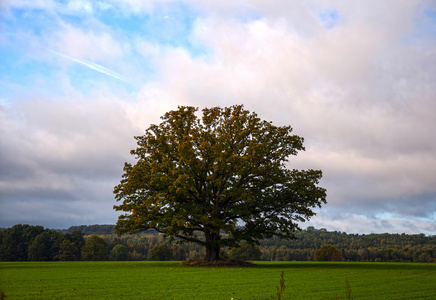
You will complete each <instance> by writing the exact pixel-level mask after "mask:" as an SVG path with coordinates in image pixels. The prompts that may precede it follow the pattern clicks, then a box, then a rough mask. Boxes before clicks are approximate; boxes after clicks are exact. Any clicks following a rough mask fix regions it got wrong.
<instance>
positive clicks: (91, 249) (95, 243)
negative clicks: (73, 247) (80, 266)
mask: <svg viewBox="0 0 436 300" xmlns="http://www.w3.org/2000/svg"><path fill="white" fill-rule="evenodd" d="M107 258H108V249H107V243H106V242H105V240H104V239H102V238H101V237H98V236H96V235H93V236H91V237H90V238H89V240H88V241H87V242H86V244H85V246H83V248H82V260H92V261H97V260H107Z"/></svg>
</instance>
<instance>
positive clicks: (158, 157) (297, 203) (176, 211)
mask: <svg viewBox="0 0 436 300" xmlns="http://www.w3.org/2000/svg"><path fill="white" fill-rule="evenodd" d="M197 110H198V109H196V108H194V107H189V106H188V107H186V106H182V107H179V108H178V110H175V111H170V112H168V113H166V114H165V115H164V116H163V117H162V118H161V119H162V122H161V123H160V124H159V125H151V126H150V127H149V128H148V129H147V130H146V132H145V135H143V136H137V137H135V139H136V140H137V144H138V147H137V148H136V149H135V150H132V151H131V154H132V155H135V156H136V159H137V162H136V164H134V165H132V164H129V163H126V164H125V165H124V174H123V176H122V180H121V182H120V184H119V185H118V186H116V187H115V189H114V194H115V199H116V200H117V201H121V202H122V203H121V204H120V205H114V209H115V210H117V211H124V212H125V213H124V214H122V215H120V216H119V218H118V221H117V224H116V226H115V230H116V232H117V233H118V234H122V233H137V232H141V231H144V230H147V229H150V228H154V229H155V230H157V231H158V232H161V233H164V234H165V236H170V237H177V238H180V239H182V240H183V241H187V242H194V243H197V244H200V245H202V246H204V247H205V248H206V259H207V260H208V261H211V260H217V259H220V248H221V247H224V246H227V247H234V246H237V245H238V244H239V242H241V241H242V240H246V241H247V242H248V243H250V244H256V243H257V241H258V240H259V239H262V238H263V237H264V236H266V237H270V236H273V235H276V236H278V237H280V238H285V239H292V238H294V232H295V231H296V230H297V229H299V227H298V225H297V222H302V221H305V220H308V219H309V218H310V217H311V216H313V215H314V214H315V213H314V212H313V210H312V209H311V208H312V207H316V206H318V207H321V204H322V203H326V200H325V198H326V192H325V189H323V188H320V187H318V186H317V184H318V182H319V180H320V178H321V177H322V172H321V171H319V170H305V171H299V170H295V169H294V170H290V169H288V168H287V162H288V158H289V156H291V155H296V154H297V152H298V151H301V150H304V147H303V138H301V137H299V136H296V135H292V134H291V132H292V128H291V127H290V126H274V125H273V124H272V123H271V122H267V121H263V120H261V119H260V118H258V116H257V114H255V113H250V112H249V111H247V110H245V109H244V108H243V106H242V105H235V106H232V107H229V108H220V107H213V108H205V109H203V115H202V117H201V118H199V117H197V115H196V112H197ZM238 225H243V226H238ZM199 232H201V233H202V234H201V235H199V234H198V233H199ZM223 233H225V235H223Z"/></svg>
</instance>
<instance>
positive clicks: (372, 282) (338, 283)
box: [0, 261, 436, 300]
mask: <svg viewBox="0 0 436 300" xmlns="http://www.w3.org/2000/svg"><path fill="white" fill-rule="evenodd" d="M256 264H257V265H255V266H251V267H241V268H234V267H222V268H193V267H189V266H181V265H180V264H179V263H175V262H113V261H110V262H98V263H96V262H83V261H78V262H62V263H59V262H14V263H9V262H1V263H0V270H1V280H0V290H1V291H3V292H4V293H5V294H6V295H7V298H6V299H37V298H41V297H43V298H47V299H182V300H183V299H210V300H214V299H231V298H233V299H274V298H275V297H272V296H273V295H274V296H275V294H276V292H277V289H276V285H277V284H278V279H279V278H278V274H279V273H280V272H281V271H284V274H285V276H284V277H285V279H286V289H285V293H284V294H283V297H282V299H334V298H335V295H336V294H337V295H338V299H345V295H344V290H345V285H344V276H345V275H344V274H346V275H347V277H348V279H349V281H350V283H351V287H352V289H353V290H352V297H353V298H354V299H387V300H389V299H436V289H434V278H435V272H436V264H410V263H383V264H377V263H344V262H341V263H335V262H328V263H323V262H260V263H256ZM289 283H291V284H292V285H290V284H289ZM40 291H43V293H42V294H39V292H40Z"/></svg>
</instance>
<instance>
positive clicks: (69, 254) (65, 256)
mask: <svg viewBox="0 0 436 300" xmlns="http://www.w3.org/2000/svg"><path fill="white" fill-rule="evenodd" d="M58 258H59V260H60V261H73V260H79V259H80V252H79V249H78V248H77V247H76V246H75V245H74V243H73V242H70V241H69V240H63V241H62V243H61V245H60V247H59V256H58Z"/></svg>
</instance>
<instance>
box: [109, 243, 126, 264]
mask: <svg viewBox="0 0 436 300" xmlns="http://www.w3.org/2000/svg"><path fill="white" fill-rule="evenodd" d="M128 253H129V249H128V248H127V246H126V245H121V244H120V245H116V246H115V247H114V248H113V249H112V250H111V258H112V259H113V260H121V261H124V260H127V254H128Z"/></svg>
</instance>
